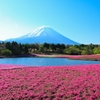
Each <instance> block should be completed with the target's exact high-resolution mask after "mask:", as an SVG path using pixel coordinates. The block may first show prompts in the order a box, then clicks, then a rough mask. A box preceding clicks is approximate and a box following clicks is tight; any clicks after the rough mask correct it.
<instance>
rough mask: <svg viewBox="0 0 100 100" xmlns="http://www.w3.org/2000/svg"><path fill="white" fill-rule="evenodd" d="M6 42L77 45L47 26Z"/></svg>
mask: <svg viewBox="0 0 100 100" xmlns="http://www.w3.org/2000/svg"><path fill="white" fill-rule="evenodd" d="M5 41H6V42H8V41H9V42H12V41H16V42H18V43H24V44H25V43H29V44H31V43H40V44H42V43H45V42H46V43H54V44H57V43H59V44H69V45H74V44H79V43H77V42H75V41H73V40H70V39H69V38H67V37H65V36H63V35H61V34H60V33H59V32H57V31H55V30H54V29H52V28H51V27H49V26H42V27H39V28H37V29H36V30H35V31H33V32H31V33H28V34H26V35H24V36H21V37H18V38H11V39H7V40H5Z"/></svg>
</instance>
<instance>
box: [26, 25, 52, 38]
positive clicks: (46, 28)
mask: <svg viewBox="0 0 100 100" xmlns="http://www.w3.org/2000/svg"><path fill="white" fill-rule="evenodd" d="M51 30H52V29H51V27H50V26H41V27H39V28H37V29H36V30H34V31H33V32H31V33H30V34H28V37H37V36H40V35H42V36H46V35H47V33H49V32H50V31H51Z"/></svg>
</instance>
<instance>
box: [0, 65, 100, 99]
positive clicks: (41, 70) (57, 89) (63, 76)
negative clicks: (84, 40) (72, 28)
mask: <svg viewBox="0 0 100 100" xmlns="http://www.w3.org/2000/svg"><path fill="white" fill-rule="evenodd" d="M16 67H17V68H16ZM7 68H8V69H7ZM0 100H100V65H82V66H71V67H69V66H56V67H53V66H52V67H51V66H50V67H46V66H45V67H24V66H22V67H21V66H13V65H0Z"/></svg>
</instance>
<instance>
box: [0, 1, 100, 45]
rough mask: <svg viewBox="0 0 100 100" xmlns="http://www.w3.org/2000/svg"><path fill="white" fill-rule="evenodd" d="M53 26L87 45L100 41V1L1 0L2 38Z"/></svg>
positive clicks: (0, 34)
mask: <svg viewBox="0 0 100 100" xmlns="http://www.w3.org/2000/svg"><path fill="white" fill-rule="evenodd" d="M43 25H45V26H51V27H52V28H53V29H55V30H56V31H58V32H59V33H61V34H63V35H64V36H66V37H68V38H70V39H72V40H74V41H76V42H79V43H84V44H89V43H93V44H100V0H0V40H5V39H7V38H12V37H18V36H22V35H25V34H27V33H29V32H32V31H33V30H35V29H36V28H38V27H40V26H43Z"/></svg>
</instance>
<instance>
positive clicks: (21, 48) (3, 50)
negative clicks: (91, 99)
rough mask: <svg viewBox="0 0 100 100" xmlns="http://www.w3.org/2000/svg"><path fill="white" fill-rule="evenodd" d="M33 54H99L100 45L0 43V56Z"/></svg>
mask: <svg viewBox="0 0 100 100" xmlns="http://www.w3.org/2000/svg"><path fill="white" fill-rule="evenodd" d="M34 53H41V54H68V55H86V54H100V45H94V44H88V45H85V44H80V45H65V44H53V43H52V44H49V43H44V44H39V43H34V44H21V43H17V42H15V41H13V42H2V43H0V56H20V55H27V54H34Z"/></svg>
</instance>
